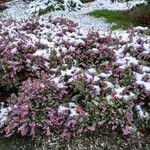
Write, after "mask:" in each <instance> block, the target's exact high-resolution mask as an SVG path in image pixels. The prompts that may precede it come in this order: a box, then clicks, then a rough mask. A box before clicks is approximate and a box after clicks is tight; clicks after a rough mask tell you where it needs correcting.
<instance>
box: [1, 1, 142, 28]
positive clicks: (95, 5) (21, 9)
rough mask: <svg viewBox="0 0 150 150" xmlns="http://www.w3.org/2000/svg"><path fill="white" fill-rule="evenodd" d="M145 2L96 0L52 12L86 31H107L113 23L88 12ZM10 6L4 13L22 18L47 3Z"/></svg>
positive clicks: (17, 2)
mask: <svg viewBox="0 0 150 150" xmlns="http://www.w3.org/2000/svg"><path fill="white" fill-rule="evenodd" d="M66 1H67V0H66ZM66 1H65V2H66ZM52 2H53V1H52ZM143 2H144V0H133V1H131V2H129V3H128V4H127V3H118V2H115V3H112V2H110V0H95V1H94V2H90V3H86V4H84V5H83V7H82V8H81V9H80V10H77V11H68V9H67V8H66V10H65V11H55V12H51V13H50V14H51V15H52V16H54V17H60V16H64V17H65V18H67V19H71V20H72V21H75V22H76V23H78V24H79V27H80V28H82V29H83V30H86V31H88V30H92V29H98V30H100V31H107V30H108V29H110V28H111V25H110V24H108V23H106V22H105V20H104V19H102V18H99V19H97V18H94V17H91V16H89V15H86V14H87V13H88V12H90V11H93V10H96V9H110V10H126V9H129V8H132V7H133V6H134V5H136V4H139V3H143ZM77 3H79V1H77ZM65 6H66V5H65ZM8 7H9V9H6V10H5V11H4V12H3V14H5V15H6V16H8V17H12V18H14V19H17V20H20V19H21V18H27V17H28V16H30V15H31V13H33V12H34V11H35V10H39V9H40V8H46V7H47V4H45V3H44V1H42V4H41V0H37V1H36V3H35V2H33V3H31V4H27V3H25V2H23V1H20V0H13V1H12V2H9V3H8ZM55 7H56V6H55Z"/></svg>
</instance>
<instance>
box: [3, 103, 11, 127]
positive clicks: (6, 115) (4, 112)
mask: <svg viewBox="0 0 150 150" xmlns="http://www.w3.org/2000/svg"><path fill="white" fill-rule="evenodd" d="M10 110H11V108H10V107H8V106H5V105H4V103H0V127H2V126H3V125H4V123H5V122H6V121H7V118H8V112H9V111H10Z"/></svg>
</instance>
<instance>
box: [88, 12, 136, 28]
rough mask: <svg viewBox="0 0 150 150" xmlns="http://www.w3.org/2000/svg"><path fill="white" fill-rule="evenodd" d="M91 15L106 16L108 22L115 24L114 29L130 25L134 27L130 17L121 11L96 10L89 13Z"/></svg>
mask: <svg viewBox="0 0 150 150" xmlns="http://www.w3.org/2000/svg"><path fill="white" fill-rule="evenodd" d="M89 15H90V16H94V17H96V18H106V22H108V23H111V24H113V29H118V28H122V29H127V28H128V27H132V26H133V24H132V22H131V21H130V20H129V19H128V17H127V16H126V15H125V14H124V13H123V12H121V11H112V10H106V9H103V10H94V11H93V12H90V13H89Z"/></svg>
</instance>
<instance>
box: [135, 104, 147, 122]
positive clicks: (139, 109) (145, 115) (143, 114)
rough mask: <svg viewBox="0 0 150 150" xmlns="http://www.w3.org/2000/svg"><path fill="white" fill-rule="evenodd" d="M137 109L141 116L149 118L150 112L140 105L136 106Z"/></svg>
mask: <svg viewBox="0 0 150 150" xmlns="http://www.w3.org/2000/svg"><path fill="white" fill-rule="evenodd" d="M136 110H137V111H138V114H139V116H140V118H142V119H144V118H146V119H149V114H148V113H147V112H146V111H145V112H144V111H143V110H142V108H141V106H140V105H137V106H136Z"/></svg>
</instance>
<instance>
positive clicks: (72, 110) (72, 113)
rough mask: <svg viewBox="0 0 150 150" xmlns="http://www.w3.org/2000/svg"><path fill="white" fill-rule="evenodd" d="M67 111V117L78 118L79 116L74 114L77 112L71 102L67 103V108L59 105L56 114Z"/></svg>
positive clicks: (75, 106)
mask: <svg viewBox="0 0 150 150" xmlns="http://www.w3.org/2000/svg"><path fill="white" fill-rule="evenodd" d="M66 110H67V111H69V112H70V113H69V116H70V117H74V116H78V115H79V114H78V113H77V112H76V110H77V105H76V104H75V103H73V102H70V103H68V106H67V105H66V106H63V105H60V106H59V107H58V114H61V113H63V112H64V111H66Z"/></svg>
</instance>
